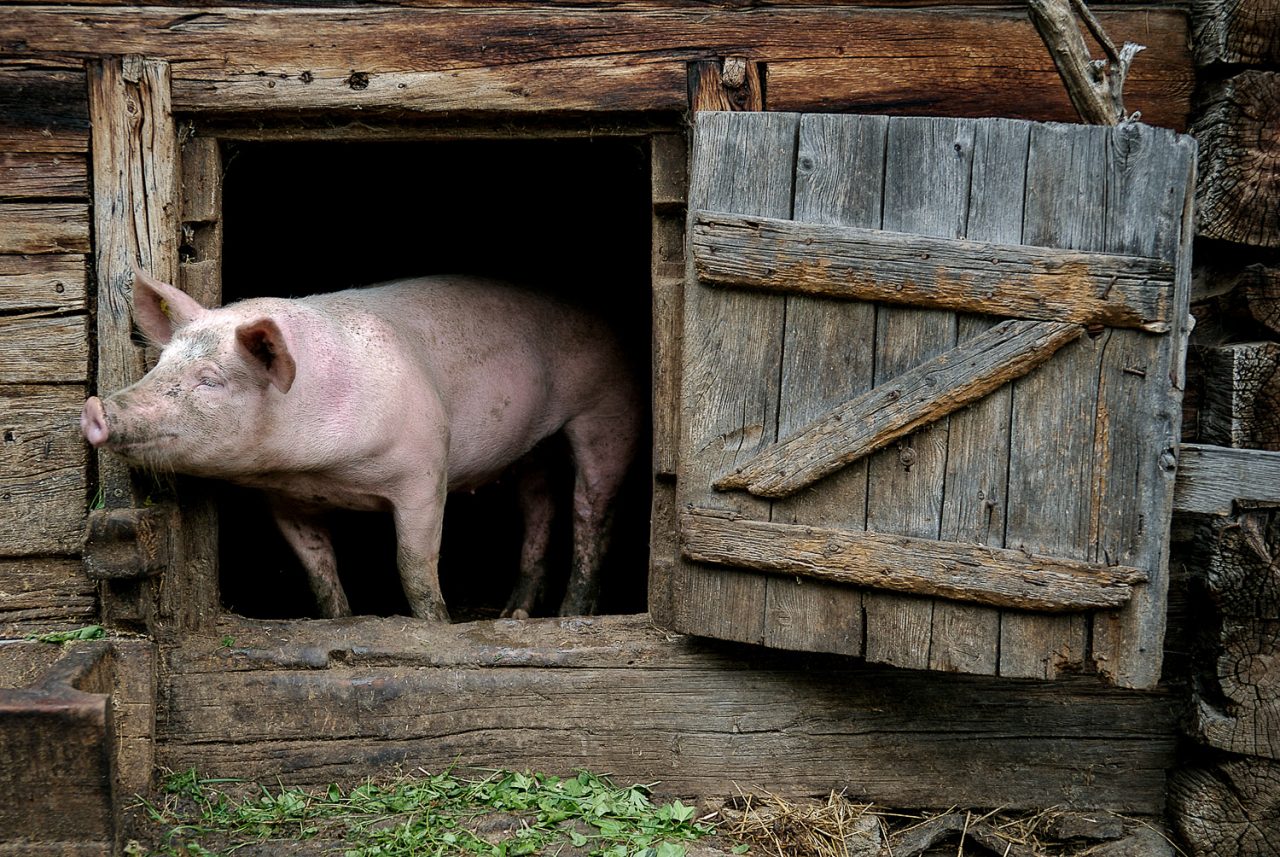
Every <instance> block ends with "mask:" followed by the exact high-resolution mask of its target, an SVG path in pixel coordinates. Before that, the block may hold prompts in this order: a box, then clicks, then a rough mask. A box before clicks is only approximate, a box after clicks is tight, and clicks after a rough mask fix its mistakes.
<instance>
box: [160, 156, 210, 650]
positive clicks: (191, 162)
mask: <svg viewBox="0 0 1280 857" xmlns="http://www.w3.org/2000/svg"><path fill="white" fill-rule="evenodd" d="M181 157H182V181H181V188H180V199H179V211H180V220H181V235H182V244H181V253H180V255H181V260H180V263H179V277H178V282H177V284H176V285H178V287H179V288H181V289H182V290H183V291H185V292H186V293H187V294H189V295H191V296H192V297H193V298H195V299H196V300H198V301H199V302H200V303H202V304H204V305H205V306H218V305H219V304H221V303H222V151H221V148H220V147H219V145H218V141H217V140H216V139H212V138H208V137H193V138H190V139H188V140H187V141H186V142H185V143H184V144H183V146H182V152H181ZM177 494H178V506H179V512H180V515H179V518H178V520H180V521H181V531H180V532H179V533H178V534H177V538H176V539H175V540H174V541H175V543H174V547H173V553H174V561H173V562H172V563H171V565H170V567H169V568H168V569H167V570H166V572H165V574H164V575H163V576H162V577H161V578H160V599H159V600H160V614H161V616H162V617H164V618H165V619H174V620H176V621H177V622H178V623H179V624H180V626H181V627H182V628H184V629H186V630H207V629H211V628H212V627H213V625H214V623H215V622H216V620H217V618H218V613H219V612H220V610H221V604H222V596H221V590H220V587H219V579H218V569H219V564H218V510H217V506H216V504H215V503H214V500H213V497H212V496H211V495H210V493H209V490H208V487H207V483H206V482H204V481H202V480H198V479H191V478H182V477H179V479H178V481H177Z"/></svg>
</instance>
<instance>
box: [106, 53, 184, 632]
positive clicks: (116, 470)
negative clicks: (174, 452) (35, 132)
mask: <svg viewBox="0 0 1280 857" xmlns="http://www.w3.org/2000/svg"><path fill="white" fill-rule="evenodd" d="M87 70H88V74H87V79H88V88H89V118H90V122H91V124H92V130H91V133H90V144H91V146H92V150H93V151H92V155H93V157H92V165H93V216H94V254H95V256H94V258H95V261H96V266H95V267H96V273H97V295H98V381H97V392H100V393H111V392H114V391H116V390H119V389H121V388H122V387H126V386H128V385H129V384H132V383H133V382H134V381H136V380H138V379H139V378H141V377H142V375H143V373H144V370H145V363H144V355H143V349H141V348H139V347H138V346H136V345H134V344H133V342H132V341H131V332H132V327H133V324H132V313H131V309H130V304H131V301H130V296H131V294H132V285H133V271H134V267H135V266H138V267H142V268H145V269H146V270H148V271H150V272H151V273H152V274H153V275H154V276H156V277H159V278H160V279H162V280H164V281H165V282H169V283H172V282H175V281H176V280H177V277H178V170H179V162H178V151H177V146H178V134H177V127H176V125H175V123H174V121H173V114H172V111H171V109H170V96H169V79H170V78H169V66H168V64H167V63H165V62H161V61H157V60H147V59H143V58H141V57H136V56H129V57H108V58H104V59H97V60H92V61H90V62H89V63H88V66H87ZM97 465H98V485H99V489H100V491H101V495H102V499H103V503H104V505H105V506H106V507H107V508H129V507H137V506H141V505H142V503H143V500H144V498H145V497H146V496H147V495H148V494H149V489H148V488H147V487H145V486H142V485H139V484H135V481H134V477H133V472H132V471H130V469H129V467H128V465H126V464H125V463H124V462H123V461H122V460H120V459H118V458H116V457H114V456H110V455H103V456H98V457H97ZM159 586H160V587H164V586H165V584H163V583H161V584H159ZM181 589H182V588H181V587H177V586H170V587H169V592H168V593H166V594H164V595H161V593H159V592H157V584H156V579H155V578H150V579H148V580H146V581H140V582H139V581H120V582H116V583H112V582H104V583H103V584H102V588H101V592H100V596H101V604H102V620H103V622H104V623H106V624H111V625H128V626H132V627H140V628H147V629H148V630H153V631H154V630H156V628H157V621H161V622H162V621H163V619H162V618H161V617H160V616H158V615H157V611H158V610H159V609H160V608H159V606H158V604H157V602H158V601H159V600H164V601H165V602H166V603H167V605H168V610H167V611H166V612H171V611H172V610H175V609H176V610H182V609H183V607H184V605H186V604H187V603H189V602H187V601H186V598H187V596H188V595H189V593H187V592H183V591H181Z"/></svg>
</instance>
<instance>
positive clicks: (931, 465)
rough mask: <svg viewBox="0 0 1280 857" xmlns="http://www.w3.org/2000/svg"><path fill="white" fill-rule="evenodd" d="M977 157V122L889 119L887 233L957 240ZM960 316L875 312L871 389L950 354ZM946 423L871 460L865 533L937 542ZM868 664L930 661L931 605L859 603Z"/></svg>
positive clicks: (878, 598)
mask: <svg viewBox="0 0 1280 857" xmlns="http://www.w3.org/2000/svg"><path fill="white" fill-rule="evenodd" d="M972 158H973V124H972V123H970V122H964V121H959V120H955V119H915V118H906V117H895V118H893V119H891V120H890V121H889V132H888V146H887V150H886V155H885V166H884V186H885V192H884V206H883V218H882V227H881V228H883V229H888V230H893V231H897V232H914V233H918V234H921V235H930V236H935V237H946V238H955V237H959V236H961V235H963V232H964V227H965V221H966V219H967V210H968V202H969V175H970V170H971V166H972ZM955 343H956V315H955V313H952V312H946V311H942V310H921V309H906V308H901V307H884V306H882V307H880V308H879V309H878V311H877V320H876V361H875V383H877V384H879V383H882V382H885V381H888V380H889V379H891V378H893V377H894V376H896V375H899V374H901V373H902V372H904V371H906V370H908V369H911V368H912V367H914V366H918V365H919V364H921V363H923V362H925V361H926V360H928V359H930V358H932V357H935V356H937V355H938V354H941V353H942V352H944V351H947V350H948V349H950V348H952V347H953V346H954V345H955ZM949 428H950V420H949V419H943V420H939V421H938V422H936V423H934V424H933V425H930V426H927V427H926V428H924V429H921V430H920V431H918V432H916V433H915V434H913V435H911V436H910V437H908V438H905V439H904V440H902V441H899V442H898V443H897V444H896V446H895V447H891V448H889V449H886V450H883V451H881V452H879V453H877V454H875V455H874V456H872V457H871V458H870V460H869V461H868V473H869V478H868V488H867V529H868V530H874V531H876V532H884V533H898V534H901V535H908V536H918V537H922V538H931V539H936V538H938V533H939V530H940V527H941V513H942V498H943V479H944V476H945V473H946V464H947V436H948V432H949ZM863 604H864V606H865V608H866V621H867V659H868V660H871V661H879V662H884V663H890V664H894V665H896V666H901V667H909V668H914V669H924V668H926V667H927V666H928V665H929V661H930V657H929V650H930V641H931V638H932V633H933V614H934V602H933V601H932V600H930V599H922V598H907V597H904V596H897V595H887V594H883V593H868V594H867V595H866V597H865V598H864V599H863Z"/></svg>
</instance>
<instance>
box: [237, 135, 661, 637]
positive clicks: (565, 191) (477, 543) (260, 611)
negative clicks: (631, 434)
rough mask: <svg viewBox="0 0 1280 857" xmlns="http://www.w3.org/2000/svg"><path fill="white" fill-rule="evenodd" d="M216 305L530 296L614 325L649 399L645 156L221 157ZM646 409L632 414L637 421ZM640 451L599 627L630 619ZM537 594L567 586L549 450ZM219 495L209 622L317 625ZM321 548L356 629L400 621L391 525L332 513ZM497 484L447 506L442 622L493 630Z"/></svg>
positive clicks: (644, 529)
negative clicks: (458, 284) (543, 587)
mask: <svg viewBox="0 0 1280 857" xmlns="http://www.w3.org/2000/svg"><path fill="white" fill-rule="evenodd" d="M224 158H225V165H226V167H225V180H224V204H223V217H224V220H223V223H224V242H223V295H224V302H226V303H230V302H232V301H235V300H239V299H242V298H247V297H253V296H260V295H274V296H283V297H296V296H301V295H305V294H311V293H315V292H323V291H333V290H336V289H342V288H348V287H352V286H361V285H368V284H371V283H376V282H380V281H384V280H388V279H394V278H399V277H410V276H418V275H424V274H437V273H477V274H485V275H491V276H498V277H502V278H504V279H510V280H514V281H517V282H520V283H524V284H529V285H531V286H533V287H536V288H538V289H542V290H546V291H549V292H552V293H554V294H556V295H557V296H559V297H561V298H564V299H567V300H570V301H574V302H577V303H580V304H583V305H586V306H588V307H590V308H592V309H595V310H597V311H599V312H600V313H602V314H603V315H605V316H607V317H608V318H609V319H610V320H611V321H613V322H614V324H615V327H616V328H617V330H618V332H619V335H620V337H621V338H622V340H623V342H624V345H625V347H626V348H627V349H628V352H629V353H630V354H632V355H633V356H634V363H635V366H636V371H637V372H638V373H639V377H640V382H641V383H640V386H641V388H642V389H645V390H647V389H648V387H649V384H648V372H649V346H650V319H651V309H650V307H651V300H650V298H651V296H650V287H649V267H650V255H649V253H650V247H649V245H650V238H649V235H650V213H651V204H650V189H649V188H650V185H649V158H648V144H647V141H645V140H644V139H642V138H602V139H561V140H487V141H474V140H471V141H461V140H459V141H445V142H417V143H253V144H234V145H229V146H228V147H227V150H226V151H225V152H224ZM648 406H649V403H648V402H647V401H646V402H645V408H646V413H647V412H648ZM648 450H649V443H648V438H647V437H646V438H644V439H643V441H642V446H641V453H640V458H639V460H637V461H636V462H635V463H634V465H633V467H632V473H631V476H630V477H629V478H628V481H627V484H626V485H625V486H624V488H623V492H622V496H621V497H620V498H619V501H618V503H617V505H616V509H615V527H614V538H613V543H612V547H611V549H610V552H609V555H608V557H607V558H606V560H605V567H604V569H603V571H602V580H603V584H602V592H601V601H600V605H599V612H610V613H617V612H626V613H629V612H640V611H643V610H644V609H645V582H646V575H647V569H648V526H649V503H650V488H649V478H648V474H649V461H648ZM559 452H560V453H561V454H560V455H558V456H557V460H558V461H559V462H562V463H563V466H561V467H560V468H559V471H558V475H559V477H560V480H559V483H558V504H557V513H558V517H557V527H556V536H555V539H554V543H553V547H552V554H551V560H552V571H551V576H550V579H549V582H548V587H549V591H548V593H547V597H546V598H545V601H544V604H543V606H542V609H541V614H543V615H549V614H552V613H554V612H555V609H556V607H557V606H558V604H559V599H560V596H561V592H562V590H563V587H564V583H565V579H566V578H567V574H568V568H569V549H570V531H571V527H572V524H571V521H570V517H569V506H568V503H569V500H570V493H571V486H572V465H571V462H570V461H569V459H568V448H567V444H565V445H563V448H562V449H560V450H559ZM216 490H217V491H218V494H219V521H220V565H221V584H222V598H223V604H224V606H225V607H226V608H227V609H229V610H231V611H234V612H236V613H241V614H244V615H249V616H255V617H263V618H269V617H270V618H274V617H300V616H314V615H317V614H316V610H315V605H314V603H313V600H312V596H311V593H310V590H309V588H308V586H307V583H306V578H305V575H304V573H303V571H302V569H301V567H300V566H299V565H298V563H297V560H296V559H295V558H294V556H293V554H292V552H291V551H290V550H289V548H288V546H287V545H286V544H285V543H284V540H283V539H282V538H281V537H280V535H279V534H278V533H277V531H276V529H275V526H274V524H273V523H272V521H271V520H270V516H269V514H268V512H267V508H266V505H265V502H264V501H263V500H262V499H261V498H260V497H258V496H256V495H255V494H254V493H253V492H248V491H244V490H241V489H236V488H233V487H220V488H218V489H216ZM333 519H334V537H335V542H336V547H337V551H338V566H339V574H340V576H341V577H342V580H343V584H344V587H345V588H346V591H347V595H348V598H349V599H350V601H351V606H352V609H353V610H354V611H355V612H356V613H357V614H379V615H395V614H403V615H407V614H408V604H407V602H406V601H405V599H404V595H403V593H402V591H401V588H400V582H399V578H398V576H397V574H396V569H395V532H394V527H393V526H392V523H391V520H390V516H389V515H375V514H361V513H352V512H338V513H335V514H334V516H333ZM521 529H522V528H521V521H520V515H519V511H518V509H517V508H516V500H515V496H514V488H513V486H512V485H511V484H510V480H500V481H499V482H498V483H496V484H493V485H490V486H488V487H486V488H482V489H480V490H478V491H476V492H475V493H474V494H470V495H468V494H456V495H450V497H449V500H448V503H447V506H446V513H445V524H444V544H443V546H442V548H441V561H440V576H441V584H442V586H443V588H444V594H445V599H446V601H447V602H448V605H449V609H450V612H451V614H452V616H453V617H454V619H455V620H458V619H470V618H485V617H492V616H496V615H497V614H498V612H499V611H500V610H501V608H502V607H503V606H504V604H505V603H506V599H507V597H508V595H509V594H510V591H511V586H512V585H513V583H514V580H515V576H516V573H517V570H518V564H519V549H520V540H521Z"/></svg>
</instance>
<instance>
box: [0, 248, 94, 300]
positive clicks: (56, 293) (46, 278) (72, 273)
mask: <svg viewBox="0 0 1280 857" xmlns="http://www.w3.org/2000/svg"><path fill="white" fill-rule="evenodd" d="M86 261H87V260H86V257H85V256H82V255H79V254H72V253H68V254H63V255H54V256H0V312H2V313H18V312H31V311H36V312H50V311H53V312H58V313H73V312H83V311H84V309H85V306H86V304H85V292H86V288H85V286H86V282H87V280H88V271H87V268H86Z"/></svg>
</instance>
